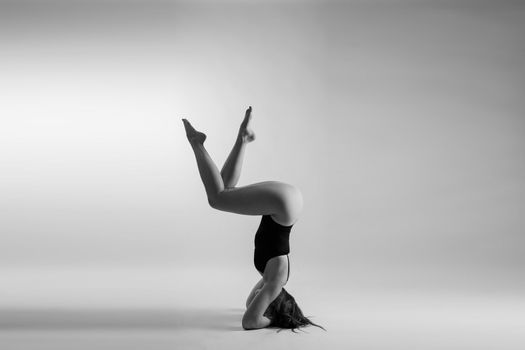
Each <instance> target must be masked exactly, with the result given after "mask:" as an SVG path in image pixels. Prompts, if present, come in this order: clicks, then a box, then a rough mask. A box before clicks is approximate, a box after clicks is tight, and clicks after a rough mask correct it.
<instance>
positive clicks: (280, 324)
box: [264, 288, 326, 332]
mask: <svg viewBox="0 0 525 350" xmlns="http://www.w3.org/2000/svg"><path fill="white" fill-rule="evenodd" d="M264 316H266V317H268V318H269V319H270V320H271V321H272V322H271V323H270V327H277V328H286V329H291V330H292V331H293V332H295V330H296V329H297V328H301V327H306V326H309V325H312V326H316V327H319V328H322V329H324V327H322V326H319V325H318V324H315V323H313V322H312V321H310V319H309V318H308V317H306V316H304V315H303V312H302V311H301V309H300V308H299V305H297V303H296V302H295V299H294V297H293V296H292V295H290V294H289V293H288V292H287V291H286V290H285V289H284V288H283V289H282V290H281V293H280V294H279V295H278V296H277V298H275V299H274V301H272V303H271V304H270V305H269V306H268V308H267V309H266V311H265V312H264ZM324 330H325V331H326V329H324Z"/></svg>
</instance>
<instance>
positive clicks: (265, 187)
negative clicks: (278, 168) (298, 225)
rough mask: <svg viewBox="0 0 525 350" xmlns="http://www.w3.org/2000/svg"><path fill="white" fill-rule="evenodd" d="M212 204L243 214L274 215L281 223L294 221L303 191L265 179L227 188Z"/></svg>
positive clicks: (288, 223)
mask: <svg viewBox="0 0 525 350" xmlns="http://www.w3.org/2000/svg"><path fill="white" fill-rule="evenodd" d="M212 206H213V207H214V208H216V209H218V210H223V211H227V212H231V213H236V214H243V215H272V217H273V218H274V219H276V221H277V222H279V223H280V224H282V225H291V224H292V223H293V222H295V220H296V219H297V217H298V215H299V212H300V211H301V209H302V195H301V192H300V191H299V190H298V189H297V188H296V187H295V186H292V185H290V184H287V183H284V182H279V181H265V182H258V183H255V184H251V185H247V186H242V187H234V188H227V189H225V190H224V191H222V192H220V193H219V194H218V195H217V197H216V198H215V199H214V200H213V201H212Z"/></svg>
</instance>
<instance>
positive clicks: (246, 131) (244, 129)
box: [239, 106, 255, 142]
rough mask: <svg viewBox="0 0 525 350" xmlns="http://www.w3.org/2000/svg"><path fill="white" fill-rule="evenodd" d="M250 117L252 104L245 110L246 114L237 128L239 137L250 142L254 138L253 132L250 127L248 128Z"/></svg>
mask: <svg viewBox="0 0 525 350" xmlns="http://www.w3.org/2000/svg"><path fill="white" fill-rule="evenodd" d="M251 119H252V106H250V107H249V108H248V109H247V110H246V114H245V115H244V120H243V121H242V123H241V126H240V128H239V138H240V139H241V140H242V141H243V142H252V141H253V140H255V133H254V132H253V130H252V129H250V121H251Z"/></svg>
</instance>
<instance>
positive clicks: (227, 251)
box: [0, 0, 525, 306]
mask: <svg viewBox="0 0 525 350" xmlns="http://www.w3.org/2000/svg"><path fill="white" fill-rule="evenodd" d="M523 23H525V7H524V6H522V4H521V3H519V2H511V1H503V2H489V1H484V2H476V1H457V2H454V1H430V0H426V1H415V0H414V1H410V0H406V1H402V0H400V1H393V2H389V1H371V2H366V1H348V2H344V1H307V2H300V1H282V2H281V1H245V2H241V1H237V2H236V1H214V2H212V1H209V2H205V1H197V2H191V1H186V2H176V1H172V2H168V1H159V2H157V1H153V2H138V1H105V2H102V1H95V2H88V1H72V2H67V1H43V2H38V1H2V2H1V3H0V43H1V45H0V101H1V103H0V237H1V244H0V271H3V272H2V273H3V274H4V276H8V277H6V279H4V282H5V281H7V282H5V283H6V284H5V285H4V287H0V290H1V292H2V293H4V298H3V303H4V304H9V303H14V302H18V303H21V304H28V305H33V304H38V303H46V302H49V303H54V302H56V303H59V302H58V301H57V300H58V299H56V300H55V299H53V297H52V296H51V294H46V295H47V296H46V298H47V299H46V298H43V297H40V298H39V297H36V298H35V299H31V297H30V294H29V293H35V294H38V293H36V292H35V289H32V288H31V286H32V285H33V284H32V281H39V283H41V285H40V287H38V286H36V288H37V290H38V288H46V287H45V286H46V281H45V279H43V278H42V276H43V275H42V274H41V273H42V271H44V270H46V271H55V272H56V271H68V272H62V273H65V275H63V276H68V277H64V278H62V277H54V278H55V280H54V281H55V282H57V281H58V280H60V281H61V282H60V283H61V284H60V285H61V286H62V287H64V286H66V285H68V283H69V282H68V279H67V278H74V279H75V278H76V280H75V281H77V282H78V283H80V282H79V281H86V278H87V280H88V281H91V279H93V280H96V277H94V276H102V275H103V274H107V273H108V271H112V270H115V271H120V270H119V269H121V270H126V269H127V270H129V271H130V272H127V273H128V274H129V276H135V275H134V271H146V272H144V273H143V275H144V276H151V275H150V274H155V272H154V271H156V270H157V271H160V270H166V269H167V271H168V272H169V273H167V274H166V275H163V276H171V277H170V278H172V279H173V281H175V282H173V281H172V282H173V283H175V284H176V285H177V284H180V285H185V284H188V283H189V284H191V283H197V281H199V282H198V283H200V284H201V285H204V286H205V285H206V283H207V282H206V281H207V280H209V281H211V282H210V283H212V282H213V285H214V288H220V289H226V288H227V285H221V283H217V280H219V281H220V280H222V279H223V278H224V277H225V276H230V275H229V274H232V275H235V274H236V273H237V272H236V271H239V272H238V274H239V276H243V278H244V277H246V278H247V279H246V280H245V281H243V283H242V284H239V285H240V286H244V288H245V289H244V290H241V291H239V292H238V293H239V295H242V297H245V295H246V294H247V293H248V292H249V290H250V288H251V285H252V284H253V283H255V281H256V280H257V277H258V274H257V273H256V271H255V269H254V267H253V263H252V249H253V237H254V234H255V230H256V228H257V226H258V223H259V220H260V218H259V217H249V216H239V215H235V214H230V213H224V212H218V211H215V210H213V209H211V208H210V207H209V206H208V204H207V201H206V196H205V192H204V187H203V185H202V183H201V181H200V178H199V176H198V172H197V167H196V163H195V159H194V156H193V154H192V152H191V148H190V146H189V145H188V143H187V141H186V139H185V134H184V129H183V126H182V122H181V120H180V119H181V118H183V117H184V118H188V119H189V120H190V121H191V122H192V123H193V124H194V126H195V127H196V128H197V129H199V130H202V131H204V132H205V133H207V135H208V140H207V141H206V146H207V148H208V150H209V152H210V154H211V156H212V157H213V158H214V160H215V161H216V163H217V166H218V167H219V168H220V167H221V166H222V164H223V162H224V160H225V159H226V157H227V155H228V152H229V151H230V149H231V147H232V145H233V141H234V138H235V135H236V132H237V129H238V125H239V123H240V121H241V119H242V117H243V115H244V110H245V108H247V106H248V105H252V106H253V109H254V118H253V129H254V130H255V132H256V133H257V140H256V141H255V142H254V143H253V144H250V145H249V146H248V149H247V152H246V159H245V161H244V168H243V174H242V175H241V179H240V183H239V185H246V184H249V183H252V182H258V181H265V180H280V181H285V182H289V183H292V184H294V185H296V186H298V187H299V188H300V189H301V190H302V192H303V195H304V198H305V207H304V212H303V215H302V217H301V219H300V220H299V222H298V223H297V224H296V226H295V227H294V229H293V231H292V235H291V255H290V259H291V268H292V271H291V282H292V283H293V281H294V279H295V281H296V283H304V285H305V286H306V285H307V286H309V287H310V288H314V289H315V288H317V286H319V285H320V284H324V285H327V286H329V287H330V288H338V286H346V287H348V288H362V287H364V286H366V287H370V288H375V287H383V286H389V287H396V288H397V287H407V288H416V289H417V288H423V289H424V288H427V289H433V290H444V291H453V290H458V291H460V290H461V291H472V290H478V291H485V292H492V291H494V290H498V291H502V292H503V293H507V294H513V295H514V294H519V293H522V292H523V288H524V287H525V284H524V281H525V280H524V279H523V269H524V267H525V237H524V234H523V233H524V231H523V230H524V227H525V219H524V215H523V214H524V209H525V162H524V156H523V155H524V150H525V137H524V135H525V118H524V111H525V102H524V101H525V100H524V98H523V96H524V93H525V43H524V40H523V38H524V37H525V26H524V24H523ZM31 271H40V272H38V273H36V272H35V276H40V277H38V278H37V277H35V278H36V279H33V277H27V276H29V275H27V274H30V273H31ZM76 271H78V273H77V272H76ZM82 271H84V272H82ZM86 271H89V273H88V272H86ZM189 271H194V272H189ZM210 271H212V272H210ZM56 273H59V272H56ZM82 273H85V274H84V275H83V274H82ZM99 273H100V274H99ZM86 274H88V275H89V276H91V277H89V278H88V277H86V276H87V275H86ZM115 275H119V273H115ZM20 276H26V277H20ZM45 276H50V275H45ZM54 276H55V275H54ZM60 276H62V275H60ZM120 276H122V275H120ZM50 278H51V277H50ZM90 278H91V279H90ZM130 278H133V277H130ZM22 280H23V282H20V281H22ZM19 282H20V283H21V284H17V283H19ZM77 282H75V283H77ZM106 282H108V283H110V282H111V278H110V277H108V280H107V281H106ZM0 283H2V282H0ZM57 283H58V282H57ZM113 283H118V282H114V281H113ZM152 283H153V282H152ZM151 286H162V284H160V283H159V284H158V285H156V284H154V283H153V284H151ZM154 289H155V288H153V287H151V290H149V291H148V292H144V291H143V293H144V295H147V293H149V292H151V293H155V292H153V291H152V290H154ZM298 289H299V288H298ZM57 290H58V289H57ZM177 290H178V289H177V287H176V286H174V287H173V288H172V289H169V291H170V293H173V294H176V293H177ZM54 291H56V290H54ZM156 293H158V291H157V292H156ZM223 293H224V294H228V292H227V291H223ZM236 293H237V292H236ZM167 294H169V293H167V292H166V295H167ZM234 297H235V298H234ZM234 297H232V299H231V300H232V302H233V301H236V300H237V299H236V298H237V294H234ZM69 298H72V299H71V300H73V301H75V300H76V301H79V300H80V301H82V300H83V299H82V298H80V297H78V298H77V299H78V300H77V299H75V298H74V297H71V296H69ZM98 298H99V299H98V301H101V300H107V299H104V295H103V292H100V295H99V296H98ZM31 300H32V301H31ZM130 300H131V299H130ZM133 300H134V299H133ZM84 301H85V300H84ZM243 302H244V299H242V300H239V305H240V306H242V303H243ZM310 303H312V302H310Z"/></svg>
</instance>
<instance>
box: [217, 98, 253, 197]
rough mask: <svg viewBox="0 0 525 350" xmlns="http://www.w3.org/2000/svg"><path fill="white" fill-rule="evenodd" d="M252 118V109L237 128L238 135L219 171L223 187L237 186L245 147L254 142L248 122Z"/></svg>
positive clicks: (247, 111) (248, 110)
mask: <svg viewBox="0 0 525 350" xmlns="http://www.w3.org/2000/svg"><path fill="white" fill-rule="evenodd" d="M251 118H252V107H251V106H250V108H248V109H247V110H246V114H245V115H244V120H243V121H242V123H241V126H240V127H239V133H238V135H237V138H236V139H235V144H234V145H233V148H232V150H231V152H230V154H229V155H228V158H226V161H225V162H224V166H223V167H222V170H221V176H222V180H223V182H224V187H226V188H232V187H235V185H237V182H238V181H239V177H240V176H241V169H242V161H243V158H244V152H245V150H246V145H247V144H248V143H249V142H252V141H253V140H255V133H254V132H253V131H252V130H251V129H250V121H251Z"/></svg>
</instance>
